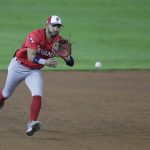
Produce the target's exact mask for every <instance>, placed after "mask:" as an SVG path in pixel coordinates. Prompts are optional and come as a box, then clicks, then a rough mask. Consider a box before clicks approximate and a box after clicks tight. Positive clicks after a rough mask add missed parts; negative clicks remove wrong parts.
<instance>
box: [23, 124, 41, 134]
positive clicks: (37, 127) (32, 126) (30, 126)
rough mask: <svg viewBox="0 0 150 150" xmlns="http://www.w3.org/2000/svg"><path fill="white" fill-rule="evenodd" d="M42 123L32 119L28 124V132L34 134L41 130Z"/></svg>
mask: <svg viewBox="0 0 150 150" xmlns="http://www.w3.org/2000/svg"><path fill="white" fill-rule="evenodd" d="M40 127H41V123H40V122H39V121H30V122H29V123H28V125H27V130H26V134H27V135H28V136H32V135H33V134H34V132H37V131H38V130H40Z"/></svg>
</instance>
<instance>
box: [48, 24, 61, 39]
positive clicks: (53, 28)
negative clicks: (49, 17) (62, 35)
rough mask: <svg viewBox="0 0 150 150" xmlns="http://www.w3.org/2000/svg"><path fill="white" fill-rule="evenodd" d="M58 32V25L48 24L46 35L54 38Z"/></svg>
mask: <svg viewBox="0 0 150 150" xmlns="http://www.w3.org/2000/svg"><path fill="white" fill-rule="evenodd" d="M59 32H60V25H59V24H55V25H52V24H50V25H47V33H48V34H49V35H50V36H52V37H54V36H56V35H58V34H59Z"/></svg>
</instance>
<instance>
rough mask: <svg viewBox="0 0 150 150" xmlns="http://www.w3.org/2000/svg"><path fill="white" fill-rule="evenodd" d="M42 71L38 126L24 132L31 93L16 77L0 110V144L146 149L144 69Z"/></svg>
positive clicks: (30, 148)
mask: <svg viewBox="0 0 150 150" xmlns="http://www.w3.org/2000/svg"><path fill="white" fill-rule="evenodd" d="M43 75H44V82H45V84H44V88H43V90H44V96H43V105H42V110H41V114H40V117H39V120H40V121H41V122H42V128H41V130H40V131H39V132H37V133H36V134H35V135H34V136H32V137H28V136H26V135H25V129H26V123H27V122H28V110H29V106H30V102H31V97H30V93H29V91H28V89H27V88H26V86H25V84H24V83H21V84H20V85H19V87H18V88H17V89H16V92H15V93H14V94H13V95H12V97H11V98H10V99H9V100H8V101H7V103H6V105H5V107H4V108H3V110H1V111H0V150H41V149H43V150H149V149H150V142H149V141H150V90H149V89H150V71H113V72H111V71H108V72H71V71H70V72H67V71H65V72H60V71H58V72H57V71H56V72H44V74H43ZM5 76H6V72H5V71H1V72H0V79H1V81H0V88H2V87H3V85H4V81H5Z"/></svg>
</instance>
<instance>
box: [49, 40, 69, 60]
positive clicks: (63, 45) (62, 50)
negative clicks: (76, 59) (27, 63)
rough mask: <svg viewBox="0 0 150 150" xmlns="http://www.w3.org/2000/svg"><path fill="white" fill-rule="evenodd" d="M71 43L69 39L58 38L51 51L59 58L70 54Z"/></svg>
mask: <svg viewBox="0 0 150 150" xmlns="http://www.w3.org/2000/svg"><path fill="white" fill-rule="evenodd" d="M71 45H72V44H71V43H70V41H69V40H66V39H60V40H59V41H57V42H55V43H54V44H53V46H52V52H53V53H54V54H56V56H59V57H61V58H66V57H67V56H69V55H71V50H72V48H71Z"/></svg>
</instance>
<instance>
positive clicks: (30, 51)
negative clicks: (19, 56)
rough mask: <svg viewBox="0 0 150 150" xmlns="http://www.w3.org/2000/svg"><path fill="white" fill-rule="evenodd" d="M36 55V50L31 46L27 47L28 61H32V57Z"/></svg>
mask: <svg viewBox="0 0 150 150" xmlns="http://www.w3.org/2000/svg"><path fill="white" fill-rule="evenodd" d="M35 56H36V51H35V50H34V49H31V48H27V57H28V60H29V61H33V59H34V57H35Z"/></svg>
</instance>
